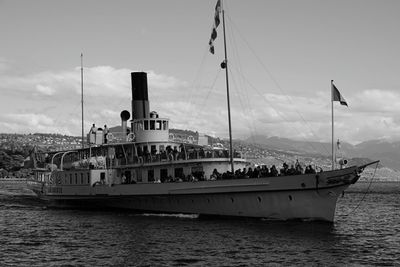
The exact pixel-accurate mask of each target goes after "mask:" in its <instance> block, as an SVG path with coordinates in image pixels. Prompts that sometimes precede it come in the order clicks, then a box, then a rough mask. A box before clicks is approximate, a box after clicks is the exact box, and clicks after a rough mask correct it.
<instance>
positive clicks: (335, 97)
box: [331, 81, 348, 107]
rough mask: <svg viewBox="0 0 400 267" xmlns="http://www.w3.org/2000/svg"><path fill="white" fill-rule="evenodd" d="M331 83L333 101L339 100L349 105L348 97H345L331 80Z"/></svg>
mask: <svg viewBox="0 0 400 267" xmlns="http://www.w3.org/2000/svg"><path fill="white" fill-rule="evenodd" d="M331 84H332V101H339V102H340V104H342V105H345V106H347V102H346V99H344V97H343V96H342V95H341V94H340V92H339V90H338V89H337V88H336V86H335V85H334V84H333V81H332V82H331ZM347 107H348V106H347Z"/></svg>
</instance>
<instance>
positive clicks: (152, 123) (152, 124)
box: [150, 120, 156, 130]
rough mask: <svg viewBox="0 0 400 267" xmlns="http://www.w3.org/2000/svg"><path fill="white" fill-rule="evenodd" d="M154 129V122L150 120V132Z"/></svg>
mask: <svg viewBox="0 0 400 267" xmlns="http://www.w3.org/2000/svg"><path fill="white" fill-rule="evenodd" d="M155 128H156V121H154V120H151V121H150V130H155Z"/></svg>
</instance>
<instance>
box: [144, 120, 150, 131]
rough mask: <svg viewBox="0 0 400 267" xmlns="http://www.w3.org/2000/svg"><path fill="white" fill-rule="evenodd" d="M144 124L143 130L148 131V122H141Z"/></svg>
mask: <svg viewBox="0 0 400 267" xmlns="http://www.w3.org/2000/svg"><path fill="white" fill-rule="evenodd" d="M143 122H144V129H145V130H148V129H149V121H147V120H146V121H143Z"/></svg>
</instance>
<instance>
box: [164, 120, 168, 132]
mask: <svg viewBox="0 0 400 267" xmlns="http://www.w3.org/2000/svg"><path fill="white" fill-rule="evenodd" d="M163 130H168V121H163Z"/></svg>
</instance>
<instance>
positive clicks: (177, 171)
mask: <svg viewBox="0 0 400 267" xmlns="http://www.w3.org/2000/svg"><path fill="white" fill-rule="evenodd" d="M174 174H175V178H184V175H183V168H175V173H174Z"/></svg>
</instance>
